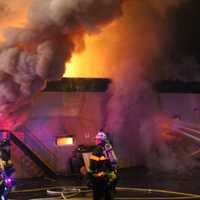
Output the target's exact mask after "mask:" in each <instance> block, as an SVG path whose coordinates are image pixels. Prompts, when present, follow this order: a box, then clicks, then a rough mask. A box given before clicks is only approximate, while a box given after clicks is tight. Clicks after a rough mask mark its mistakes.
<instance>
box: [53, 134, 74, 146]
mask: <svg viewBox="0 0 200 200" xmlns="http://www.w3.org/2000/svg"><path fill="white" fill-rule="evenodd" d="M56 144H57V145H58V146H63V145H72V144H74V138H73V137H72V136H66V137H58V138H56Z"/></svg>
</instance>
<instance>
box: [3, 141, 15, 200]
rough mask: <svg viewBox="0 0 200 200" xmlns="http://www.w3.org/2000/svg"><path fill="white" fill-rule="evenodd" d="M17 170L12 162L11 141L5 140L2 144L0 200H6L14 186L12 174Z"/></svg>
mask: <svg viewBox="0 0 200 200" xmlns="http://www.w3.org/2000/svg"><path fill="white" fill-rule="evenodd" d="M14 171H15V169H14V167H13V163H12V161H11V153H10V141H9V140H8V139H4V140H2V141H1V142H0V174H1V176H0V177H1V181H0V200H6V199H7V196H8V194H9V192H10V191H11V190H12V188H13V185H14V179H13V177H12V174H13V173H14Z"/></svg>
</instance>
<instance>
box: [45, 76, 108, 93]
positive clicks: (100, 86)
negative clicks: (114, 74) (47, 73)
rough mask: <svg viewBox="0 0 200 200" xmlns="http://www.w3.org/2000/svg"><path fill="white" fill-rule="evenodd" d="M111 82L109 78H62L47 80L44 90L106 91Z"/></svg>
mask: <svg viewBox="0 0 200 200" xmlns="http://www.w3.org/2000/svg"><path fill="white" fill-rule="evenodd" d="M110 83H111V79H107V78H62V79H61V80H57V81H49V82H47V85H46V88H45V89H44V90H43V92H105V91H106V90H107V89H108V86H109V84H110Z"/></svg>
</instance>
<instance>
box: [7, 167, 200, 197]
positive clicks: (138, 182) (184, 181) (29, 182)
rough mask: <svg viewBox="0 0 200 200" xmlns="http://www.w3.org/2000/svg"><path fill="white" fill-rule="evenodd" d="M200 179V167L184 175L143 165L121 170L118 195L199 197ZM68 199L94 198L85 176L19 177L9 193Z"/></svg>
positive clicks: (21, 195)
mask: <svg viewBox="0 0 200 200" xmlns="http://www.w3.org/2000/svg"><path fill="white" fill-rule="evenodd" d="M199 180H200V173H199V169H196V170H193V171H189V172H187V173H186V172H185V173H182V174H178V173H175V172H168V173H167V172H154V171H150V170H147V169H145V168H142V167H141V168H129V169H121V170H120V179H119V182H118V189H117V194H116V195H115V197H116V199H132V200H133V199H138V200H139V199H143V200H144V199H200V181H199ZM47 191H48V192H50V193H48V194H47ZM52 193H53V194H52ZM188 193H189V194H188ZM190 194H193V195H190ZM62 195H63V196H62ZM67 198H74V199H76V200H78V199H81V200H87V199H91V192H90V191H89V190H88V188H87V187H86V181H85V179H83V178H81V177H80V176H67V177H64V176H59V177H57V179H56V180H55V179H48V178H44V177H41V178H32V179H18V180H17V184H16V188H15V190H14V191H13V192H12V193H11V194H10V195H9V199H17V200H28V199H35V200H36V199H46V200H53V199H67Z"/></svg>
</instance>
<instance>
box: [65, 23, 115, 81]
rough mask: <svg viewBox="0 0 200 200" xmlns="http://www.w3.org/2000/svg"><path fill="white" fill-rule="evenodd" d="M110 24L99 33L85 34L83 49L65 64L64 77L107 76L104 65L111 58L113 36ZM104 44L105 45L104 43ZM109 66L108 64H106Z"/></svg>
mask: <svg viewBox="0 0 200 200" xmlns="http://www.w3.org/2000/svg"><path fill="white" fill-rule="evenodd" d="M114 24H115V23H113V24H111V25H110V26H108V27H107V28H105V29H104V30H103V31H102V32H101V33H100V34H97V35H86V36H85V49H84V51H82V52H77V53H74V54H73V56H72V58H71V60H70V62H69V63H66V64H65V67H66V70H65V73H64V77H107V76H108V70H106V67H105V66H106V65H107V63H108V60H109V59H112V56H111V52H109V51H110V50H111V49H113V47H112V40H110V38H115V37H116V33H114V30H113V26H114ZM105 44H106V45H105ZM108 67H109V66H108Z"/></svg>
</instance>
